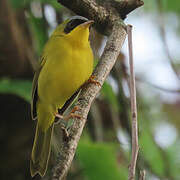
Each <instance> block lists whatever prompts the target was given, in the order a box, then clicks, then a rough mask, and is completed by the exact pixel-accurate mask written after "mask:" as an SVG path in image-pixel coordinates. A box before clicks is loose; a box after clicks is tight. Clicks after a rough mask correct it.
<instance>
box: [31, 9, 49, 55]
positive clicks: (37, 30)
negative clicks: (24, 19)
mask: <svg viewBox="0 0 180 180" xmlns="http://www.w3.org/2000/svg"><path fill="white" fill-rule="evenodd" d="M28 22H29V24H30V28H31V30H32V33H33V38H34V41H35V45H36V50H37V54H38V56H40V54H41V52H42V49H43V47H44V44H45V43H46V42H47V40H48V33H47V27H46V23H45V21H44V19H43V18H37V17H34V16H33V14H31V13H29V18H28Z"/></svg>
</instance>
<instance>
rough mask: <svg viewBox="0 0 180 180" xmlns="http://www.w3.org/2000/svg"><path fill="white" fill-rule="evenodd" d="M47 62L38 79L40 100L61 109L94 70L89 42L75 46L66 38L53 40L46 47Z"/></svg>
mask: <svg viewBox="0 0 180 180" xmlns="http://www.w3.org/2000/svg"><path fill="white" fill-rule="evenodd" d="M45 52H46V53H45V54H44V59H45V63H44V65H43V68H42V70H41V73H40V75H39V80H38V95H39V99H40V100H41V101H43V102H45V103H47V104H52V105H55V106H56V107H58V108H61V107H62V106H63V105H64V103H65V102H66V100H67V99H69V98H70V97H71V96H72V95H73V93H75V91H77V90H78V88H79V87H80V86H81V85H82V84H83V83H84V82H85V81H87V80H88V78H89V77H90V75H91V73H92V70H93V54H92V50H91V48H90V45H89V42H88V43H86V44H84V45H83V46H81V44H78V43H73V42H71V41H69V40H68V39H67V38H66V37H53V38H51V40H50V41H49V42H48V46H47V48H45Z"/></svg>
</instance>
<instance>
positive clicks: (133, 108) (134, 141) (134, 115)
mask: <svg viewBox="0 0 180 180" xmlns="http://www.w3.org/2000/svg"><path fill="white" fill-rule="evenodd" d="M127 34H128V47H129V65H130V93H131V113H132V159H131V164H130V167H129V180H134V179H135V171H136V162H137V156H138V151H139V146H138V126H137V106H136V87H135V75H134V67H133V49H132V26H131V25H127Z"/></svg>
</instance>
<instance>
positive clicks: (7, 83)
mask: <svg viewBox="0 0 180 180" xmlns="http://www.w3.org/2000/svg"><path fill="white" fill-rule="evenodd" d="M31 88H32V82H31V81H29V80H14V79H13V80H12V79H8V78H3V79H0V93H4V94H15V95H18V96H20V97H22V98H23V99H25V100H26V101H28V102H30V101H31Z"/></svg>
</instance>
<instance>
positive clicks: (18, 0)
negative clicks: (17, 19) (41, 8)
mask: <svg viewBox="0 0 180 180" xmlns="http://www.w3.org/2000/svg"><path fill="white" fill-rule="evenodd" d="M9 2H10V4H11V6H12V7H13V8H14V9H22V8H25V7H26V6H28V5H30V3H31V2H32V0H9Z"/></svg>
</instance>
